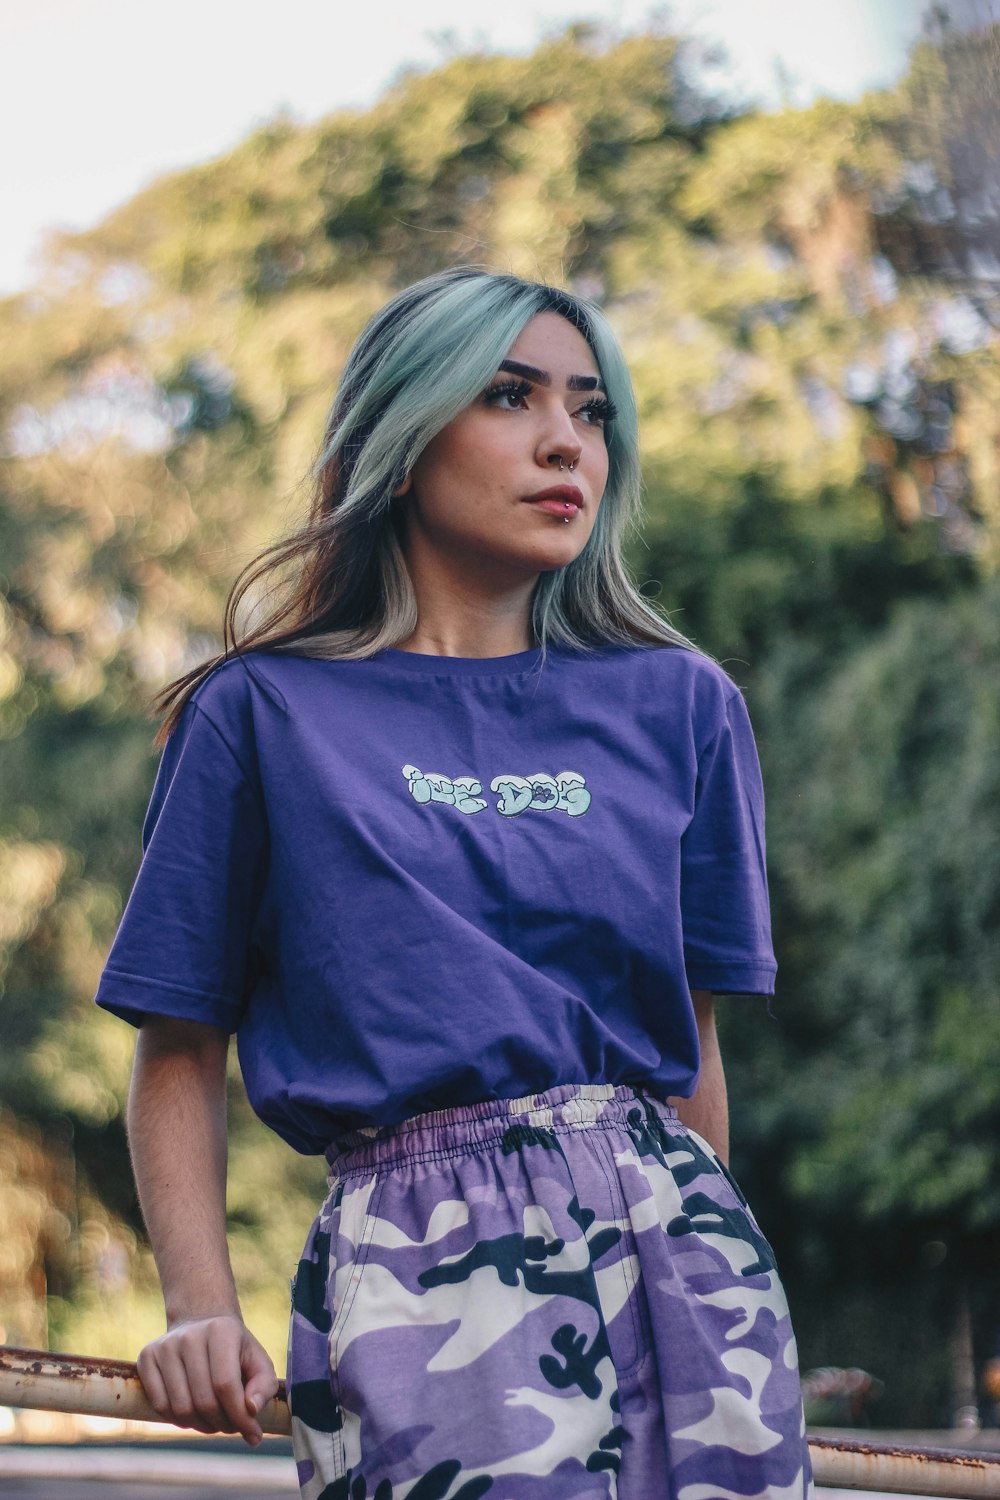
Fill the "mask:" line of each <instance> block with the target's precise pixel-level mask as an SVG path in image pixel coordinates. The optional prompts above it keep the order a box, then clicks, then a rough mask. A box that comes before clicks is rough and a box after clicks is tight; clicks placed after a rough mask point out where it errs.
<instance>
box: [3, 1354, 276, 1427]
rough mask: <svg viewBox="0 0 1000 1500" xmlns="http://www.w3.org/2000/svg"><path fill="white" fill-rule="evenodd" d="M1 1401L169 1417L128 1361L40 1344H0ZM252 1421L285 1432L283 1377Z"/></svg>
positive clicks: (143, 1418)
mask: <svg viewBox="0 0 1000 1500" xmlns="http://www.w3.org/2000/svg"><path fill="white" fill-rule="evenodd" d="M0 1406H23V1407H28V1408H30V1409H32V1410H34V1411H66V1412H76V1413H78V1414H79V1415H81V1416H98V1417H121V1418H122V1419H123V1420H128V1421H133V1422H167V1423H168V1424H169V1418H167V1417H162V1416H160V1414H159V1412H157V1411H155V1410H154V1409H153V1407H152V1406H150V1404H149V1402H148V1400H147V1399H146V1393H145V1391H144V1390H143V1388H142V1382H141V1381H140V1379H139V1375H138V1372H137V1370H136V1367H135V1365H134V1364H130V1363H129V1362H128V1361H127V1360H121V1359H92V1358H90V1357H88V1356H87V1355H83V1354H50V1353H48V1352H46V1351H44V1350H41V1349H12V1348H9V1347H6V1346H3V1345H0ZM257 1421H258V1422H259V1423H260V1425H261V1428H262V1429H263V1431H264V1432H268V1433H272V1434H275V1435H279V1436H282V1437H286V1436H287V1435H288V1433H289V1432H290V1431H291V1417H290V1415H289V1411H288V1406H287V1403H286V1401H285V1384H284V1381H280V1382H279V1384H278V1394H277V1396H275V1398H274V1400H273V1401H268V1403H267V1405H266V1406H264V1407H263V1408H262V1409H261V1410H260V1412H258V1414H257ZM170 1425H177V1424H170Z"/></svg>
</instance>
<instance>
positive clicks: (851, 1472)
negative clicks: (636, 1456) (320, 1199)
mask: <svg viewBox="0 0 1000 1500" xmlns="http://www.w3.org/2000/svg"><path fill="white" fill-rule="evenodd" d="M0 1406H23V1407H31V1408H34V1409H35V1410H43V1411H62V1412H77V1413H80V1414H82V1415H88V1416H101V1417H121V1418H125V1419H130V1420H133V1421H140V1422H165V1421H166V1420H167V1419H166V1418H164V1417H161V1416H160V1415H159V1413H158V1412H156V1411H154V1410H153V1408H152V1407H151V1406H150V1404H149V1402H148V1401H147V1400H146V1396H145V1393H144V1391H143V1389H142V1384H141V1382H140V1380H139V1376H138V1373H137V1371H136V1367H135V1365H134V1364H129V1363H128V1362H127V1361H125V1360H118V1359H91V1358H88V1357H86V1356H84V1355H67V1354H51V1353H47V1352H45V1351H43V1350H40V1349H11V1348H5V1347H3V1346H0ZM258 1421H259V1422H260V1425H261V1427H262V1428H263V1430H264V1431H265V1432H267V1433H272V1434H276V1435H279V1436H287V1434H288V1432H289V1431H290V1423H291V1418H290V1414H289V1411H288V1406H287V1402H286V1397H285V1386H284V1382H283V1381H282V1382H281V1383H280V1385H279V1388H278V1394H277V1396H276V1397H275V1398H274V1400H273V1401H269V1402H268V1403H267V1405H266V1406H265V1407H264V1409H263V1410H262V1411H261V1413H260V1415H259V1417H258ZM809 1453H810V1457H811V1458H812V1464H813V1476H814V1478H815V1481H816V1484H817V1485H819V1486H825V1487H827V1488H830V1489H842V1490H882V1491H884V1492H885V1493H887V1494H897V1495H899V1494H909V1495H934V1496H942V1497H947V1500H952V1497H956V1500H973V1497H981V1496H985V1497H987V1500H991V1497H992V1500H1000V1455H993V1454H986V1453H973V1452H968V1451H965V1450H963V1451H958V1450H956V1449H951V1448H918V1447H903V1446H901V1445H899V1444H896V1443H868V1442H849V1441H845V1440H843V1439H839V1438H837V1439H835V1438H810V1440H809Z"/></svg>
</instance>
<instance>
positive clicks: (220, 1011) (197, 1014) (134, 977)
mask: <svg viewBox="0 0 1000 1500" xmlns="http://www.w3.org/2000/svg"><path fill="white" fill-rule="evenodd" d="M94 1003H95V1004H96V1005H99V1006H100V1007H101V1009H102V1010H107V1011H110V1012H111V1014H112V1015H115V1016H119V1017H120V1018H121V1019H122V1020H123V1021H128V1022H129V1023H130V1025H132V1026H140V1025H141V1024H142V1021H143V1018H144V1017H146V1016H172V1017H174V1018H175V1019H177V1020H180V1021H203V1022H205V1023H206V1025H209V1026H221V1027H222V1028H223V1029H224V1030H226V1031H228V1032H233V1031H235V1030H236V1027H237V1024H238V1022H239V1016H240V1006H239V1005H236V1004H233V1003H232V1002H231V1001H227V1000H224V999H222V998H221V997H220V996H218V995H206V994H204V993H203V992H201V991H198V990H189V989H185V988H184V987H182V986H177V985H171V984H164V983H163V982H162V981H161V980H157V979H147V978H145V977H144V976H142V975H139V974H125V973H123V972H121V971H118V970H110V969H105V971H104V973H103V975H102V977H101V982H100V984H99V986H98V989H97V994H96V995H95V996H94Z"/></svg>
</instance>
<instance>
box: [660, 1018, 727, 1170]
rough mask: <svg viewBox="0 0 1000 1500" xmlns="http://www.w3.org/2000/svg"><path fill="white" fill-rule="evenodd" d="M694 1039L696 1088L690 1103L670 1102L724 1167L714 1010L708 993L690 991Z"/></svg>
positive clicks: (722, 1090) (723, 1100)
mask: <svg viewBox="0 0 1000 1500" xmlns="http://www.w3.org/2000/svg"><path fill="white" fill-rule="evenodd" d="M691 999H692V1000H693V1001H694V1014H695V1020H696V1021H697V1023H698V1039H699V1041H700V1043H701V1074H700V1076H699V1078H698V1087H697V1089H696V1090H695V1092H694V1093H693V1094H692V1095H691V1097H690V1099H674V1100H673V1101H672V1102H673V1103H674V1104H676V1106H677V1113H678V1115H679V1116H680V1118H681V1119H682V1120H683V1122H684V1124H685V1125H687V1126H689V1127H690V1128H691V1129H692V1130H694V1131H695V1132H696V1133H697V1134H698V1135H700V1136H702V1137H703V1139H704V1140H706V1141H707V1142H708V1144H709V1145H710V1146H711V1147H712V1149H713V1151H715V1153H716V1155H717V1156H719V1157H720V1158H721V1159H722V1161H724V1162H725V1164H726V1166H727V1167H728V1165H729V1100H728V1096H727V1094H726V1075H725V1072H724V1071H723V1067H722V1053H721V1052H720V1051H719V1037H718V1033H717V1032H716V1029H715V1008H714V1004H713V997H712V991H711V990H692V991H691Z"/></svg>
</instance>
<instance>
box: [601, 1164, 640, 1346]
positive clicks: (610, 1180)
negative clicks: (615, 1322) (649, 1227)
mask: <svg viewBox="0 0 1000 1500" xmlns="http://www.w3.org/2000/svg"><path fill="white" fill-rule="evenodd" d="M605 1146H607V1149H608V1153H609V1156H608V1164H607V1165H605V1163H604V1161H603V1159H602V1158H603V1153H602V1152H601V1151H597V1152H595V1155H596V1157H597V1161H598V1165H599V1166H600V1168H601V1171H602V1172H603V1174H604V1179H605V1181H606V1182H607V1184H608V1194H609V1196H610V1197H611V1198H613V1199H614V1200H615V1201H616V1202H617V1204H618V1215H619V1217H620V1219H621V1221H622V1237H621V1241H620V1246H621V1250H622V1254H621V1257H620V1259H619V1261H618V1264H619V1266H620V1267H621V1272H622V1280H623V1281H624V1283H625V1303H626V1306H627V1307H628V1310H629V1316H630V1318H631V1319H632V1333H633V1335H634V1342H635V1351H636V1353H635V1359H634V1360H632V1361H631V1362H630V1363H629V1364H627V1365H626V1366H625V1367H624V1368H623V1369H621V1370H619V1371H618V1375H619V1376H626V1375H631V1374H632V1373H633V1371H635V1370H637V1369H638V1368H639V1366H640V1365H641V1364H642V1361H643V1359H644V1358H645V1350H644V1349H643V1347H642V1336H641V1330H640V1328H639V1323H638V1319H637V1318H636V1312H635V1295H634V1294H635V1288H636V1280H635V1277H634V1276H633V1275H632V1271H631V1267H630V1265H629V1261H630V1256H629V1255H628V1254H626V1253H625V1252H626V1251H627V1249H628V1236H629V1234H630V1232H631V1230H632V1219H631V1215H630V1214H629V1211H628V1207H627V1205H626V1203H625V1198H624V1195H623V1193H622V1190H621V1186H620V1184H619V1182H618V1165H617V1163H616V1162H615V1160H614V1157H613V1156H611V1155H610V1152H611V1147H610V1145H609V1144H608V1142H607V1140H606V1139H605ZM609 1166H610V1167H611V1169H612V1170H611V1175H610V1176H609V1175H608V1167H609ZM632 1237H633V1239H634V1238H635V1235H634V1234H633V1235H632ZM636 1251H637V1253H638V1245H637V1246H636ZM601 1316H602V1317H603V1316H604V1312H603V1309H602V1311H601ZM609 1347H610V1338H609ZM613 1362H614V1361H613V1360H612V1363H613Z"/></svg>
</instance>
